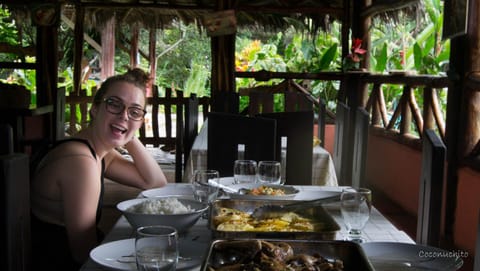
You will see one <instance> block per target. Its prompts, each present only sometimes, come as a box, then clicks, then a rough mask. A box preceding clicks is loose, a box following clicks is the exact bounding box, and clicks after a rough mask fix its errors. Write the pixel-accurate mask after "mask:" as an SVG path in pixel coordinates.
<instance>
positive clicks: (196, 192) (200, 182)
mask: <svg viewBox="0 0 480 271" xmlns="http://www.w3.org/2000/svg"><path fill="white" fill-rule="evenodd" d="M219 184H220V173H219V172H218V171H217V170H211V169H205V170H204V169H202V170H196V171H195V173H194V175H193V180H192V187H193V196H194V198H195V200H197V201H199V202H204V203H207V204H208V205H209V206H210V204H211V203H212V202H213V201H214V200H215V199H217V196H218V191H219ZM202 217H203V218H206V217H207V214H206V213H204V214H203V215H202Z"/></svg>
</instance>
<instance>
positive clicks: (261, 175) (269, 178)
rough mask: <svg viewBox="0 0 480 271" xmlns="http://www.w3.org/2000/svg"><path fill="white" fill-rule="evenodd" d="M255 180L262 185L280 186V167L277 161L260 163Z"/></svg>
mask: <svg viewBox="0 0 480 271" xmlns="http://www.w3.org/2000/svg"><path fill="white" fill-rule="evenodd" d="M257 180H258V182H259V183H264V184H282V171H281V165H280V162H278V161H260V162H259V163H258V172H257Z"/></svg>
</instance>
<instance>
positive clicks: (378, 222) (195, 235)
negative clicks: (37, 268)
mask: <svg viewBox="0 0 480 271" xmlns="http://www.w3.org/2000/svg"><path fill="white" fill-rule="evenodd" d="M168 185H169V186H171V187H172V188H178V189H179V190H185V188H186V187H185V186H188V185H189V184H185V183H171V184H168ZM295 187H296V188H297V189H298V190H299V191H300V192H299V193H298V194H297V195H296V196H295V200H297V199H298V200H301V199H312V197H315V195H319V194H321V193H322V192H325V191H328V192H330V191H335V192H340V191H341V189H342V187H327V186H310V185H308V186H295ZM182 188H183V189H182ZM324 206H325V207H326V209H327V210H328V212H330V213H331V214H332V216H333V218H334V219H335V220H336V221H337V223H338V224H339V225H340V226H341V230H340V231H339V232H337V234H336V239H337V240H344V239H345V237H346V236H347V231H346V228H345V225H344V224H343V220H342V218H341V214H340V209H339V208H340V207H339V204H338V203H330V204H326V205H324ZM133 233H134V231H133V229H132V227H131V226H130V224H129V223H128V222H127V220H126V219H125V217H124V216H122V217H121V218H120V219H119V220H118V221H117V223H116V224H115V226H114V227H113V229H112V231H111V232H110V233H108V234H107V236H106V238H105V240H104V242H103V244H106V243H109V242H112V241H117V240H123V239H129V238H133V236H134V235H133ZM363 237H364V238H365V240H366V241H367V242H372V241H379V242H380V241H385V242H402V243H410V244H414V243H415V242H414V241H413V240H412V239H411V238H410V237H409V236H408V235H407V234H406V233H405V232H404V231H400V230H398V229H397V228H396V227H395V226H394V225H393V224H392V223H390V221H388V220H387V219H386V218H385V217H384V216H383V215H382V214H381V213H380V212H379V211H378V210H377V209H375V208H373V210H372V213H371V216H370V219H369V220H368V222H367V224H366V226H365V228H364V230H363ZM182 242H183V246H186V245H187V246H189V247H191V246H193V247H194V248H195V251H196V252H197V253H198V255H196V256H195V257H192V260H193V261H195V262H203V259H204V258H205V256H206V253H207V252H208V248H209V247H210V242H211V231H210V230H209V228H208V226H207V220H206V219H200V220H199V221H198V222H197V224H195V225H194V226H193V227H192V228H191V229H190V230H189V231H188V232H187V233H186V234H185V235H182V236H181V237H180V243H181V244H180V246H182ZM180 255H182V251H181V250H180ZM113 260H114V259H113ZM80 270H82V271H98V270H109V269H108V268H106V267H104V266H102V265H99V264H97V263H96V262H94V261H93V260H92V259H89V260H88V261H87V262H85V264H84V265H83V266H82V268H81V269H80ZM132 270H134V269H132ZM187 270H200V264H199V265H197V266H192V268H190V269H187Z"/></svg>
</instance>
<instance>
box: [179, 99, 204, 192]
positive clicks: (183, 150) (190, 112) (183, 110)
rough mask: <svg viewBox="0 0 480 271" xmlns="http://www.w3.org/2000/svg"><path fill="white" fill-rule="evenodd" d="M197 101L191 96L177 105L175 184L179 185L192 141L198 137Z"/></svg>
mask: <svg viewBox="0 0 480 271" xmlns="http://www.w3.org/2000/svg"><path fill="white" fill-rule="evenodd" d="M198 106H199V101H198V98H197V97H196V95H195V94H192V95H191V96H190V98H188V101H187V102H186V103H185V106H184V105H183V104H178V105H177V119H176V125H177V126H176V136H175V143H176V144H175V182H177V183H181V182H182V180H183V171H184V169H185V166H186V164H187V159H188V156H189V155H190V151H191V149H192V145H193V141H195V138H196V137H197V135H198Z"/></svg>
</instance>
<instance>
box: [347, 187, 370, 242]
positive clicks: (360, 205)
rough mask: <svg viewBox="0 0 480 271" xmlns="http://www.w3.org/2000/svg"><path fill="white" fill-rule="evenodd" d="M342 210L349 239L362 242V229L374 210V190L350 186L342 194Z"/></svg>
mask: <svg viewBox="0 0 480 271" xmlns="http://www.w3.org/2000/svg"><path fill="white" fill-rule="evenodd" d="M340 202H341V212H342V217H343V221H344V223H345V226H346V227H347V231H348V237H347V240H350V241H354V242H359V243H362V242H363V241H364V239H363V238H362V230H363V227H365V224H366V223H367V221H368V219H369V218H370V212H371V210H372V192H371V191H370V189H367V188H357V189H355V188H348V189H344V190H343V191H342V194H341V196H340Z"/></svg>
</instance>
